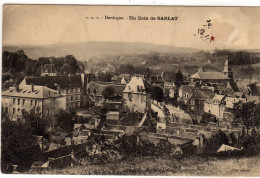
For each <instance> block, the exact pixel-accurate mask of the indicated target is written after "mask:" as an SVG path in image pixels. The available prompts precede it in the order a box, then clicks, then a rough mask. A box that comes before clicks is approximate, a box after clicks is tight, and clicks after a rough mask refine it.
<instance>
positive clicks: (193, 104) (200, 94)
mask: <svg viewBox="0 0 260 178" xmlns="http://www.w3.org/2000/svg"><path fill="white" fill-rule="evenodd" d="M211 95H214V93H213V92H212V90H205V89H204V90H203V89H193V90H192V95H191V97H190V98H189V102H188V108H189V109H190V110H192V111H195V110H198V111H203V110H204V102H205V101H206V100H207V99H208V98H210V96H211Z"/></svg>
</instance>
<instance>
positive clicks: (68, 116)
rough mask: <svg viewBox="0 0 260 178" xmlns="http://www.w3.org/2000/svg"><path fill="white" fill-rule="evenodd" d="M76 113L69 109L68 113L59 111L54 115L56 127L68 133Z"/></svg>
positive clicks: (71, 128)
mask: <svg viewBox="0 0 260 178" xmlns="http://www.w3.org/2000/svg"><path fill="white" fill-rule="evenodd" d="M75 116H76V112H75V110H73V109H71V110H69V111H65V110H59V112H58V113H57V114H56V115H55V119H56V124H55V125H56V127H60V128H61V129H63V130H64V131H66V132H67V133H70V132H71V131H72V130H73V124H74V123H73V120H74V119H75Z"/></svg>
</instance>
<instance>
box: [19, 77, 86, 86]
mask: <svg viewBox="0 0 260 178" xmlns="http://www.w3.org/2000/svg"><path fill="white" fill-rule="evenodd" d="M24 81H25V84H26V85H30V84H31V83H33V84H34V85H37V86H47V87H49V88H51V89H57V87H58V86H60V87H61V88H62V89H64V88H72V87H77V88H80V87H82V81H81V75H60V76H42V77H25V78H24Z"/></svg>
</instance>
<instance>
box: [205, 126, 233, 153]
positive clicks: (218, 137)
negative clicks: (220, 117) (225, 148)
mask: <svg viewBox="0 0 260 178" xmlns="http://www.w3.org/2000/svg"><path fill="white" fill-rule="evenodd" d="M222 144H226V145H229V139H228V136H227V135H226V134H225V133H224V132H223V131H222V130H219V131H218V132H217V133H216V134H214V135H212V136H211V138H209V139H207V140H206V142H205V145H204V152H205V153H215V152H216V151H217V150H218V149H219V147H220V146H221V145H222Z"/></svg>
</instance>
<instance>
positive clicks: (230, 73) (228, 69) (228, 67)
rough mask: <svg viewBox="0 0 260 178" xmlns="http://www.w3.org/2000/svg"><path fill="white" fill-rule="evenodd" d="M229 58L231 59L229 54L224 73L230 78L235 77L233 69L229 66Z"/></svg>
mask: <svg viewBox="0 0 260 178" xmlns="http://www.w3.org/2000/svg"><path fill="white" fill-rule="evenodd" d="M228 60H229V56H227V60H226V62H225V66H224V70H223V73H224V75H226V76H227V77H229V78H230V79H233V71H232V69H231V67H230V66H229V61H228Z"/></svg>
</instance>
